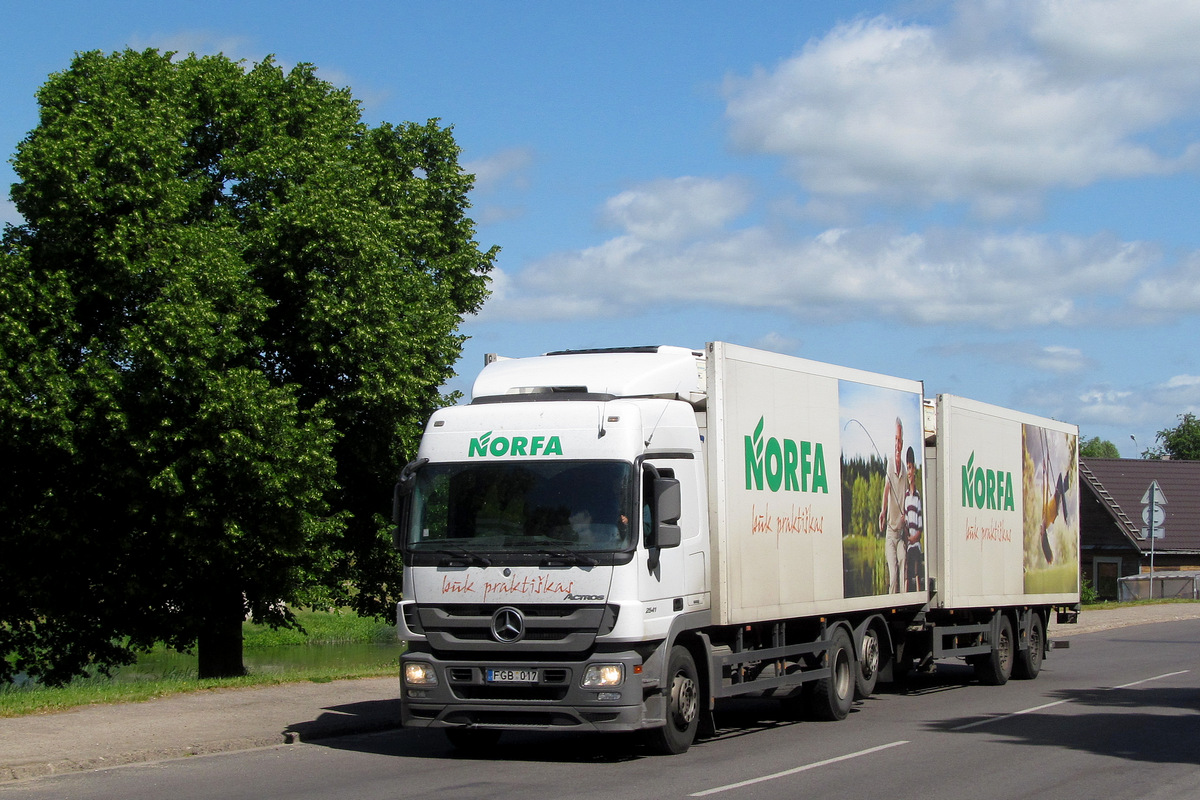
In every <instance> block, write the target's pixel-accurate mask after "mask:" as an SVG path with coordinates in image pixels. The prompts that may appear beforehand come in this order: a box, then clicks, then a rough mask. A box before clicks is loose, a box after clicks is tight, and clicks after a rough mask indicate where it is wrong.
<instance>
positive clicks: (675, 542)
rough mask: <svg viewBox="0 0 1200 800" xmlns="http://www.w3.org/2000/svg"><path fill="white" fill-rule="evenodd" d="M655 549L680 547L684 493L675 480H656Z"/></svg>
mask: <svg viewBox="0 0 1200 800" xmlns="http://www.w3.org/2000/svg"><path fill="white" fill-rule="evenodd" d="M654 509H655V513H654V535H653V542H652V543H651V546H653V547H679V544H680V542H682V541H683V532H682V531H681V530H680V528H679V517H680V516H681V515H682V514H683V493H682V491H681V490H680V487H679V481H678V480H676V479H675V478H661V477H659V478H655V479H654Z"/></svg>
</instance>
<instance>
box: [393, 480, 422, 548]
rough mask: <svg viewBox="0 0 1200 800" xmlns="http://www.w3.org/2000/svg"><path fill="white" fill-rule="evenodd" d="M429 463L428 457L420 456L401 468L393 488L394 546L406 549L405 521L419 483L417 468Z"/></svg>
mask: <svg viewBox="0 0 1200 800" xmlns="http://www.w3.org/2000/svg"><path fill="white" fill-rule="evenodd" d="M428 463H429V459H428V458H418V459H416V460H415V461H410V462H408V463H407V464H405V465H404V469H402V470H400V480H399V481H397V482H396V486H395V487H394V488H393V489H392V524H393V527H392V547H394V548H395V549H397V550H403V549H404V533H403V529H404V528H405V527H406V526H405V525H404V524H403V523H405V522H406V521H407V520H408V512H409V509H410V507H411V506H412V500H411V498H412V493H413V487H414V486H415V485H416V483H417V470H419V469H420V468H421V467H423V466H425V465H426V464H428Z"/></svg>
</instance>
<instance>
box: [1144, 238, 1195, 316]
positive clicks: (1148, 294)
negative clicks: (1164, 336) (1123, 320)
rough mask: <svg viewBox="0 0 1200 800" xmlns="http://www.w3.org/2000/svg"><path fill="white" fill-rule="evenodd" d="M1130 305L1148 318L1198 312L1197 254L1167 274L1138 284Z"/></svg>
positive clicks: (1148, 278)
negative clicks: (1148, 316) (1149, 316)
mask: <svg viewBox="0 0 1200 800" xmlns="http://www.w3.org/2000/svg"><path fill="white" fill-rule="evenodd" d="M1131 303H1132V304H1133V306H1134V307H1135V308H1137V309H1139V310H1141V311H1142V312H1144V313H1146V314H1148V315H1151V316H1160V317H1161V316H1172V315H1174V314H1178V313H1196V312H1200V253H1193V254H1192V255H1191V256H1190V257H1189V258H1186V259H1184V260H1183V261H1181V262H1180V263H1179V265H1178V266H1176V267H1175V268H1174V269H1173V270H1170V271H1169V272H1166V273H1163V274H1158V275H1154V276H1151V277H1147V278H1146V279H1145V280H1142V281H1140V282H1139V283H1138V285H1137V288H1136V289H1135V290H1134V292H1133V296H1132V298H1131Z"/></svg>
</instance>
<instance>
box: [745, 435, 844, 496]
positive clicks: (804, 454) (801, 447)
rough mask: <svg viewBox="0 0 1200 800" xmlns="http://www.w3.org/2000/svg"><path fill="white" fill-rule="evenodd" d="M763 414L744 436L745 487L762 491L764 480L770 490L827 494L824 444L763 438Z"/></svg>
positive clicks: (827, 479)
mask: <svg viewBox="0 0 1200 800" xmlns="http://www.w3.org/2000/svg"><path fill="white" fill-rule="evenodd" d="M765 419H766V418H765V417H760V418H759V420H758V426H757V427H756V428H755V429H754V435H753V436H747V437H746V489H747V490H750V489H756V490H758V491H762V488H763V481H764V479H765V480H766V485H767V488H768V489H770V490H771V491H772V492H779V491H784V492H822V493H824V494H829V478H828V476H827V475H826V472H825V448H824V447H822V446H821V443H820V442H816V443H815V444H814V443H813V442H804V441H802V442H799V443H797V442H795V441H793V440H791V439H784V440H782V441H780V440H779V439H776V438H775V437H774V436H772V437H771V438H770V439H764V438H763V427H764V426H765Z"/></svg>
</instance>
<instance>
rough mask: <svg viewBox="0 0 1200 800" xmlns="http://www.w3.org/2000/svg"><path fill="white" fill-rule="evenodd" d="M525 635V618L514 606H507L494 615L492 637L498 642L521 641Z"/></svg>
mask: <svg viewBox="0 0 1200 800" xmlns="http://www.w3.org/2000/svg"><path fill="white" fill-rule="evenodd" d="M524 635H525V617H523V616H521V612H520V611H518V610H517V609H515V608H513V607H512V606H505V607H504V608H502V609H500V610H499V611H497V612H496V613H495V614H493V615H492V636H494V637H496V641H497V642H505V643H509V644H511V643H512V642H519V641H521V637H523V636H524Z"/></svg>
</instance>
